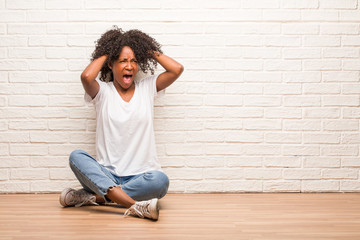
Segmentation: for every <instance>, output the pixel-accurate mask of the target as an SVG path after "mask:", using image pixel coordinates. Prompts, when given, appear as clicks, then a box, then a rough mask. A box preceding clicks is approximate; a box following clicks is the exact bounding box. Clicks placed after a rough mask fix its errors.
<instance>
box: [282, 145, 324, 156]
mask: <svg viewBox="0 0 360 240" xmlns="http://www.w3.org/2000/svg"><path fill="white" fill-rule="evenodd" d="M282 152H283V155H285V156H317V155H319V154H320V148H319V146H317V145H284V146H283V149H282Z"/></svg>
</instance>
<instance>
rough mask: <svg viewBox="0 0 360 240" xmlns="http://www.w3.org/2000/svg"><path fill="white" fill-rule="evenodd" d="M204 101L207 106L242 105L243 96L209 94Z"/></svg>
mask: <svg viewBox="0 0 360 240" xmlns="http://www.w3.org/2000/svg"><path fill="white" fill-rule="evenodd" d="M204 103H205V105H207V106H242V104H243V98H242V97H241V96H238V95H236V96H231V95H227V96H220V95H218V96H216V95H212V96H211V95H207V96H205V97H204Z"/></svg>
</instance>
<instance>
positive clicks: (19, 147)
mask: <svg viewBox="0 0 360 240" xmlns="http://www.w3.org/2000/svg"><path fill="white" fill-rule="evenodd" d="M48 153H49V151H48V146H47V145H45V144H12V145H10V154H11V155H14V156H44V155H47V154H48Z"/></svg>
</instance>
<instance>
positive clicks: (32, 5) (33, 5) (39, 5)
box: [6, 0, 44, 10]
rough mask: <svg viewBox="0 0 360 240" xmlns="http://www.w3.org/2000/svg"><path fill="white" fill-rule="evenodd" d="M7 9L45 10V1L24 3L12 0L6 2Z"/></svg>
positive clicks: (36, 0)
mask: <svg viewBox="0 0 360 240" xmlns="http://www.w3.org/2000/svg"><path fill="white" fill-rule="evenodd" d="M6 7H7V8H8V9H23V10H28V9H43V8H44V1H43V0H29V1H22V0H12V1H6Z"/></svg>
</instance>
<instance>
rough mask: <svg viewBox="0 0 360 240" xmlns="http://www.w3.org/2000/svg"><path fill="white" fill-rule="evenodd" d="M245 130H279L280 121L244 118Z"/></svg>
mask: <svg viewBox="0 0 360 240" xmlns="http://www.w3.org/2000/svg"><path fill="white" fill-rule="evenodd" d="M244 129H246V130H280V129H281V121H279V120H268V119H266V120H265V119H253V120H244Z"/></svg>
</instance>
